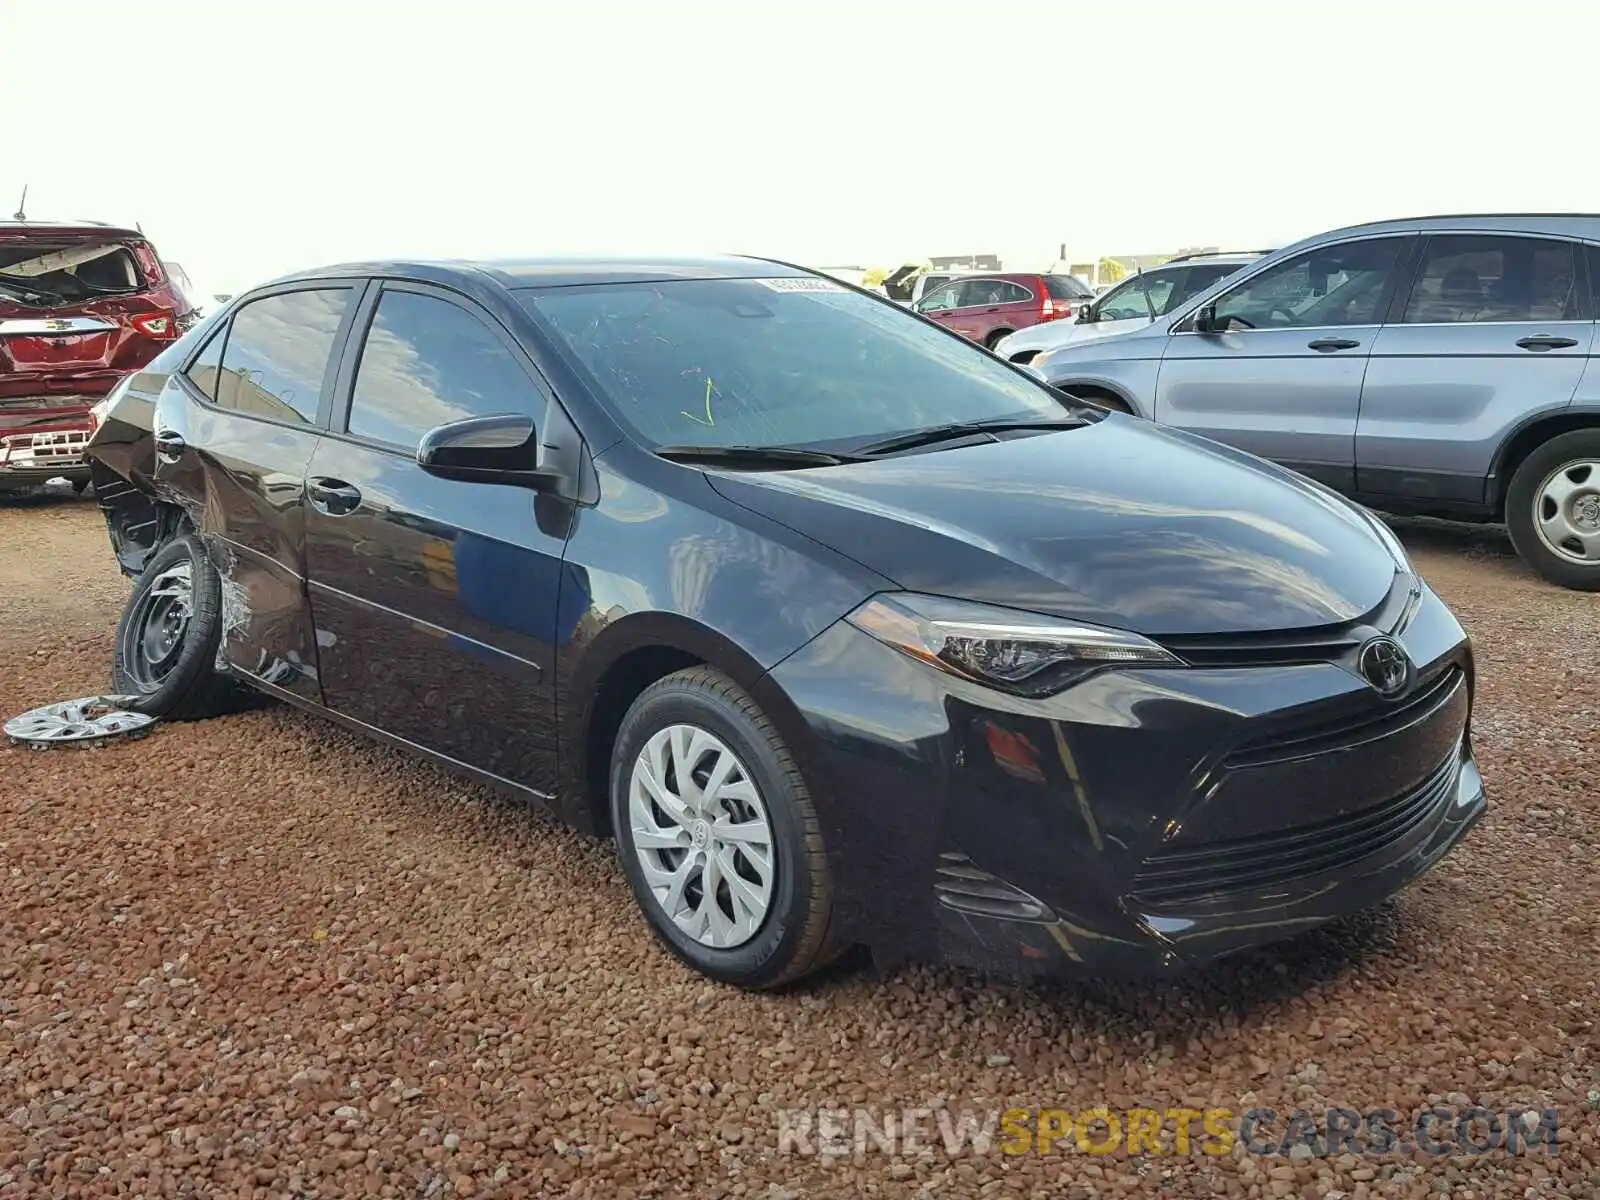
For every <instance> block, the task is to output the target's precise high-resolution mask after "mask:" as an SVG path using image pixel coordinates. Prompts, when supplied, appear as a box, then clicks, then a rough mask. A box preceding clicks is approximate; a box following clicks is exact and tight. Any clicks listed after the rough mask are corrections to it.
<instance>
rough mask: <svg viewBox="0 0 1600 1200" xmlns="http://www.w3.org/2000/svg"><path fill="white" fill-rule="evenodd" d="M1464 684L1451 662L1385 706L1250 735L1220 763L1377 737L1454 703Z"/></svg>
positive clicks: (1291, 755) (1257, 762) (1256, 762)
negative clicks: (1412, 689)
mask: <svg viewBox="0 0 1600 1200" xmlns="http://www.w3.org/2000/svg"><path fill="white" fill-rule="evenodd" d="M1466 685H1467V684H1466V676H1465V675H1464V674H1463V673H1462V670H1461V668H1460V667H1458V666H1455V665H1453V664H1452V665H1451V666H1449V667H1446V668H1445V669H1444V670H1443V671H1441V672H1439V674H1437V675H1435V676H1433V677H1432V678H1431V679H1425V680H1423V681H1422V685H1421V686H1420V687H1418V688H1417V689H1416V690H1415V691H1414V692H1412V694H1411V695H1409V696H1407V697H1406V698H1405V699H1404V700H1401V701H1399V702H1397V703H1389V704H1382V706H1381V707H1373V706H1371V705H1364V706H1363V707H1362V708H1361V710H1360V711H1359V712H1356V713H1352V714H1347V715H1345V716H1341V717H1333V718H1325V719H1322V720H1319V721H1315V722H1312V723H1308V724H1303V725H1296V726H1293V727H1291V728H1289V729H1284V730H1279V731H1276V732H1274V733H1271V734H1264V735H1263V736H1261V737H1256V738H1251V739H1250V740H1249V741H1246V742H1241V743H1240V744H1239V745H1237V746H1235V747H1234V748H1233V749H1232V750H1231V751H1230V752H1229V753H1228V756H1227V758H1225V759H1224V760H1223V763H1222V765H1223V767H1224V768H1225V769H1229V770H1232V769H1235V768H1239V767H1259V766H1265V765H1266V764H1268V763H1276V762H1289V761H1292V760H1294V759H1297V758H1309V757H1311V756H1312V755H1315V754H1326V753H1327V752H1329V751H1331V750H1343V749H1347V748H1349V747H1351V746H1359V745H1362V744H1363V743H1366V742H1373V741H1377V740H1378V739H1380V738H1385V737H1388V736H1389V735H1391V734H1393V733H1395V732H1397V731H1399V730H1401V729H1405V728H1407V727H1409V726H1412V725H1415V724H1417V723H1419V722H1423V721H1426V720H1428V719H1429V718H1430V717H1432V716H1433V715H1434V714H1435V713H1437V712H1438V711H1439V710H1440V709H1442V708H1444V707H1446V706H1447V705H1449V704H1451V703H1452V702H1453V701H1454V700H1455V698H1456V693H1457V691H1458V690H1459V689H1461V688H1464V687H1466ZM1379 703H1381V702H1379Z"/></svg>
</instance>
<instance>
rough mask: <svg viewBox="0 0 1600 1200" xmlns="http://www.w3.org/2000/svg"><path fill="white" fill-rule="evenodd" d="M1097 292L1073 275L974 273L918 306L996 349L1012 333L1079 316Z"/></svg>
mask: <svg viewBox="0 0 1600 1200" xmlns="http://www.w3.org/2000/svg"><path fill="white" fill-rule="evenodd" d="M1093 299H1094V293H1093V292H1092V291H1090V290H1089V288H1088V287H1087V286H1086V285H1085V284H1083V283H1081V282H1080V281H1079V280H1077V279H1076V278H1074V277H1073V276H1071V275H1017V274H1012V273H1010V272H1005V273H999V274H994V275H968V276H964V277H963V278H961V279H952V280H951V281H950V282H949V283H947V284H945V285H944V286H943V287H941V288H939V289H937V290H936V291H932V292H929V293H928V294H927V295H926V296H924V297H923V298H922V299H921V300H918V301H917V303H916V304H915V305H914V306H913V307H914V308H915V309H916V311H917V312H919V313H921V314H922V315H923V316H925V317H928V318H930V319H931V320H934V321H937V322H939V324H941V325H945V326H948V327H949V328H951V329H953V330H955V331H956V332H957V333H959V334H962V335H963V336H965V337H969V338H971V339H972V340H973V341H975V342H982V343H983V344H984V345H985V346H988V347H990V348H991V349H993V347H994V344H995V343H996V342H998V341H999V340H1000V339H1001V338H1003V337H1005V336H1006V335H1007V334H1008V333H1015V332H1016V331H1017V330H1019V329H1025V328H1027V327H1028V326H1029V325H1037V324H1039V322H1041V321H1059V320H1061V319H1062V318H1064V317H1075V316H1077V315H1078V310H1079V309H1080V308H1082V307H1083V306H1084V305H1085V304H1087V303H1088V302H1089V301H1091V300H1093Z"/></svg>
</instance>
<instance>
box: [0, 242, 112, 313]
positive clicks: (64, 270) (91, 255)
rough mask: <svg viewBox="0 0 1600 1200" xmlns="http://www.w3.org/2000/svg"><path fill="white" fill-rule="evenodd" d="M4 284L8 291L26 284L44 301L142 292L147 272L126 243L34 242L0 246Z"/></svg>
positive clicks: (13, 292)
mask: <svg viewBox="0 0 1600 1200" xmlns="http://www.w3.org/2000/svg"><path fill="white" fill-rule="evenodd" d="M0 284H4V285H5V287H4V291H5V292H6V293H7V294H8V295H13V296H15V295H17V294H19V292H21V291H22V290H24V289H26V290H27V291H29V292H31V293H33V294H34V296H35V298H36V299H37V300H38V301H39V302H42V303H47V304H48V303H56V304H62V303H73V302H76V301H81V300H92V299H93V298H94V297H96V296H107V295H113V296H114V295H120V294H123V293H126V292H136V291H139V290H140V289H141V288H143V287H144V275H143V273H142V272H141V271H140V270H139V263H138V261H137V260H136V259H135V258H134V256H133V253H132V251H131V250H129V248H128V247H127V246H126V245H124V244H123V243H121V242H81V241H80V242H71V243H54V244H52V243H50V242H45V241H39V242H33V241H29V242H24V243H20V244H18V243H10V244H6V245H0Z"/></svg>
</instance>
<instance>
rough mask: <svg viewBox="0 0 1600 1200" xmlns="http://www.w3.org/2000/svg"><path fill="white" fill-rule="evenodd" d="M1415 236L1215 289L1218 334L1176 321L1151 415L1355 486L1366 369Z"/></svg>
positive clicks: (1357, 244)
mask: <svg viewBox="0 0 1600 1200" xmlns="http://www.w3.org/2000/svg"><path fill="white" fill-rule="evenodd" d="M1410 240H1411V239H1409V238H1406V237H1382V238H1364V239H1357V240H1353V241H1349V242H1339V243H1334V244H1331V245H1326V246H1319V247H1316V248H1315V249H1311V250H1307V251H1305V252H1304V253H1302V254H1298V255H1295V256H1294V257H1292V258H1288V259H1285V260H1283V261H1282V262H1279V263H1276V264H1274V265H1272V266H1269V267H1267V268H1265V269H1264V270H1261V271H1258V272H1257V273H1255V274H1254V275H1252V276H1250V277H1249V278H1247V279H1244V280H1242V281H1241V282H1239V283H1238V284H1237V285H1235V286H1234V287H1232V288H1230V289H1229V290H1228V291H1225V292H1223V293H1222V294H1221V295H1220V296H1218V297H1217V299H1216V301H1215V302H1214V307H1215V311H1216V321H1217V328H1218V330H1219V331H1218V332H1207V333H1200V332H1197V331H1196V330H1195V327H1194V319H1193V317H1192V316H1191V317H1187V318H1185V319H1184V320H1183V321H1180V322H1179V323H1178V324H1177V325H1176V326H1175V327H1174V329H1173V333H1172V335H1171V337H1170V338H1169V339H1168V342H1167V349H1166V353H1165V354H1164V355H1163V357H1162V360H1161V370H1160V375H1159V376H1158V378H1157V383H1156V404H1155V414H1154V415H1155V419H1156V420H1158V421H1161V422H1163V423H1164V424H1168V425H1176V426H1177V427H1179V428H1180V429H1187V430H1191V431H1192V432H1194V433H1199V434H1203V435H1205V436H1206V437H1211V438H1215V439H1216V440H1217V441H1219V442H1226V443H1228V444H1229V445H1232V446H1237V447H1239V448H1240V449H1242V450H1248V451H1250V452H1251V453H1253V454H1259V455H1261V456H1262V457H1263V458H1270V459H1273V460H1275V461H1277V462H1280V463H1283V464H1284V465H1286V466H1289V467H1292V468H1294V469H1295V470H1297V471H1301V472H1303V473H1305V474H1307V475H1310V476H1311V477H1313V478H1315V479H1320V480H1321V481H1322V482H1324V483H1327V484H1329V485H1330V486H1332V487H1334V488H1337V489H1339V490H1340V491H1345V492H1348V491H1351V490H1353V488H1354V486H1355V437H1356V417H1357V414H1358V412H1359V411H1360V403H1361V381H1362V376H1363V375H1364V373H1365V371H1366V366H1367V356H1368V354H1369V353H1370V352H1371V350H1372V344H1373V341H1374V340H1375V339H1376V337H1377V334H1378V328H1379V320H1380V315H1381V314H1382V312H1383V311H1384V309H1385V307H1386V306H1387V304H1388V302H1389V299H1390V297H1391V295H1392V292H1393V288H1394V286H1395V283H1396V279H1397V277H1398V275H1399V264H1400V262H1401V259H1402V258H1403V256H1404V251H1405V250H1406V249H1407V247H1408V244H1409V242H1410Z"/></svg>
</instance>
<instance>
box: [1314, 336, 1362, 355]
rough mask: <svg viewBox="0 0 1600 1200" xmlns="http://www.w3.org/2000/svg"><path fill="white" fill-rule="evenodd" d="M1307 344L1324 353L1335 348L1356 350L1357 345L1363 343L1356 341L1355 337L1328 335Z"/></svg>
mask: <svg viewBox="0 0 1600 1200" xmlns="http://www.w3.org/2000/svg"><path fill="white" fill-rule="evenodd" d="M1306 345H1307V346H1308V347H1310V348H1311V349H1312V350H1318V351H1321V352H1322V353H1323V354H1327V353H1329V352H1331V351H1334V350H1354V349H1355V348H1356V347H1357V346H1359V345H1361V343H1360V342H1358V341H1356V340H1355V339H1354V338H1339V337H1327V338H1316V339H1314V340H1312V341H1309V342H1307V343H1306Z"/></svg>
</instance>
